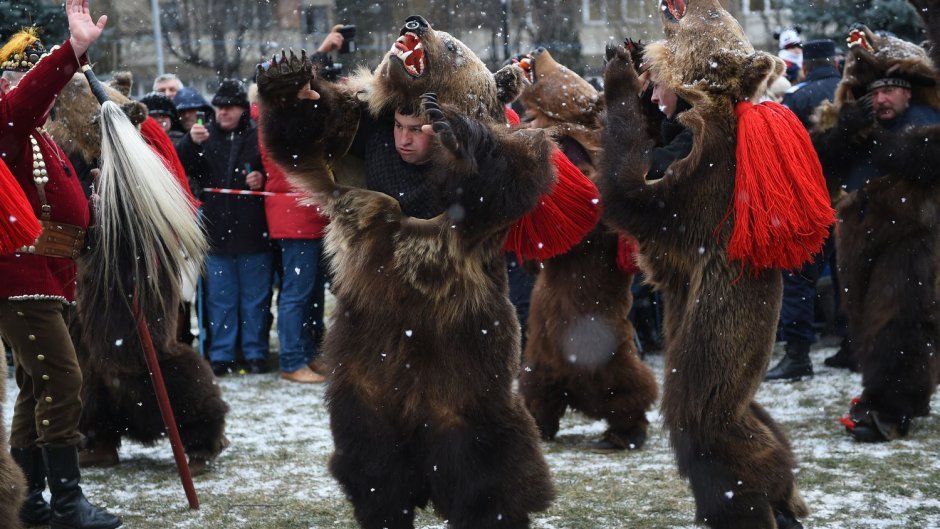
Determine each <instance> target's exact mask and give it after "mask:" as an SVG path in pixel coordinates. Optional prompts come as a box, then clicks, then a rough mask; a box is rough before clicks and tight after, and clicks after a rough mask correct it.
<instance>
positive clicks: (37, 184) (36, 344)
mask: <svg viewBox="0 0 940 529" xmlns="http://www.w3.org/2000/svg"><path fill="white" fill-rule="evenodd" d="M66 12H67V15H68V21H69V31H70V33H71V36H70V38H69V39H68V40H66V41H65V42H64V43H63V44H62V45H61V46H55V47H54V48H53V49H52V50H51V51H50V52H49V53H45V49H44V48H43V47H42V44H41V43H40V42H39V39H38V38H37V37H36V32H35V31H26V32H23V33H19V34H17V35H15V36H14V37H13V38H12V39H11V41H10V42H9V43H8V44H7V45H6V46H4V47H3V49H0V63H2V64H0V70H2V74H0V124H2V125H0V158H2V160H3V161H4V162H5V163H6V164H7V165H8V166H9V168H10V171H11V172H12V173H13V175H14V177H15V178H16V180H17V182H18V183H19V185H20V186H21V187H22V189H23V191H24V192H25V194H26V197H27V198H28V200H29V202H30V204H32V206H33V209H34V211H35V213H36V216H37V217H38V218H39V219H40V221H41V223H42V225H43V232H42V234H41V235H40V236H39V238H38V239H37V240H36V241H35V243H33V244H31V245H28V246H24V247H23V248H20V249H19V250H18V251H16V252H15V253H11V254H6V255H0V277H2V278H3V281H2V282H0V334H2V335H3V337H4V338H6V339H7V341H8V342H9V343H10V344H12V346H13V349H14V359H15V360H16V364H17V365H16V383H17V386H18V387H19V395H18V397H17V400H16V404H15V406H14V410H13V424H12V427H11V429H10V446H11V452H12V454H13V457H14V459H15V460H16V462H17V463H18V464H19V465H20V467H21V468H22V469H23V472H24V474H25V475H26V477H27V483H28V490H27V499H26V502H25V503H24V505H23V508H22V510H21V513H20V516H21V518H22V519H23V521H25V522H26V523H28V524H51V526H52V527H53V528H60V529H61V528H63V527H69V528H77V529H110V528H115V527H118V526H120V525H121V519H120V518H118V517H116V516H113V515H111V514H109V513H107V512H105V511H104V510H102V509H99V508H97V507H95V506H93V505H91V504H90V503H89V502H88V500H87V499H85V496H84V495H83V494H82V489H81V487H80V486H79V481H80V479H81V476H80V472H79V467H78V452H77V450H76V446H77V445H78V443H79V442H80V441H81V435H80V434H79V432H78V421H79V417H80V415H81V409H82V402H81V399H80V398H79V392H80V390H81V387H82V374H81V369H80V368H79V364H78V359H77V358H76V355H75V349H74V347H73V345H72V341H71V339H70V337H69V331H68V327H67V325H66V319H67V317H68V313H69V311H70V310H71V305H72V303H73V302H74V301H75V280H76V264H75V257H76V256H77V255H78V253H79V251H80V250H81V249H82V247H83V244H84V242H83V241H84V235H85V232H86V230H87V229H88V224H89V214H90V212H89V207H88V202H87V200H86V199H85V194H84V192H83V191H82V187H81V184H80V183H79V181H78V178H77V176H76V174H75V169H74V168H72V165H71V164H70V163H69V161H68V158H67V157H66V155H65V153H63V152H62V149H60V148H59V146H57V145H56V144H55V143H54V142H53V141H52V138H51V137H50V136H49V135H48V134H46V133H45V132H44V131H43V129H42V126H43V124H44V123H45V121H46V117H47V116H48V113H49V109H50V108H51V107H52V103H53V102H54V100H55V97H56V94H57V93H58V92H59V91H60V90H62V88H63V87H65V85H66V84H67V83H68V82H69V80H70V79H71V78H72V75H73V74H74V73H76V72H77V71H78V70H79V67H80V66H81V64H83V63H85V62H87V58H86V56H85V52H86V50H88V48H89V47H90V46H91V44H92V43H94V42H95V41H96V40H97V39H98V37H99V36H100V35H101V32H102V30H103V29H104V26H105V23H106V22H107V17H105V16H102V17H101V18H100V19H99V20H98V21H97V23H96V22H95V21H94V20H92V18H91V15H90V12H89V8H88V0H68V1H67V2H66ZM47 480H48V483H49V489H50V491H51V493H52V500H51V505H50V504H49V503H46V501H45V500H44V499H43V496H42V493H43V490H44V489H45V483H46V481H47Z"/></svg>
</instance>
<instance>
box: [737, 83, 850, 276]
mask: <svg viewBox="0 0 940 529" xmlns="http://www.w3.org/2000/svg"><path fill="white" fill-rule="evenodd" d="M735 112H736V113H737V115H738V138H737V146H736V158H737V169H736V172H735V183H734V202H733V204H732V206H731V208H729V210H728V213H727V215H726V216H725V220H727V219H728V218H729V217H731V216H732V214H733V217H734V228H733V230H732V232H731V241H730V243H729V244H728V256H729V257H730V258H731V259H733V260H738V261H741V262H743V263H744V264H745V265H747V267H748V268H749V269H750V270H751V271H752V272H755V273H756V272H757V271H760V270H763V269H766V268H782V269H793V268H798V267H799V266H800V265H802V264H803V263H805V262H806V261H809V260H810V259H812V256H813V254H815V253H817V252H818V251H819V250H820V249H821V248H822V245H823V242H824V241H825V239H826V236H827V235H828V233H829V226H830V225H832V223H833V222H834V221H835V212H834V211H833V209H832V205H831V203H830V199H829V193H828V191H827V190H826V182H825V179H824V178H823V174H822V167H821V166H820V164H819V158H818V157H817V156H816V151H815V150H814V149H813V145H812V143H811V142H810V139H809V134H807V132H806V129H804V128H803V125H802V124H801V123H800V121H799V119H797V117H796V116H795V115H794V114H793V112H791V111H790V110H789V109H787V108H786V107H784V106H783V105H780V104H777V103H772V102H765V103H761V104H759V105H752V104H751V103H750V102H747V101H744V102H741V103H738V104H737V105H735ZM722 223H724V220H723V221H722Z"/></svg>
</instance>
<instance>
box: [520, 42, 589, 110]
mask: <svg viewBox="0 0 940 529" xmlns="http://www.w3.org/2000/svg"><path fill="white" fill-rule="evenodd" d="M519 65H520V67H522V69H523V71H525V72H526V77H527V79H528V81H529V83H531V84H529V85H528V86H526V87H525V88H524V89H523V90H522V94H521V95H520V96H519V101H520V102H521V103H522V104H523V105H524V106H525V107H526V109H531V110H532V111H534V112H537V113H540V114H543V115H545V117H547V118H549V120H551V121H553V122H556V123H577V124H580V125H586V126H591V127H598V128H599V126H600V123H599V121H598V120H599V114H600V110H601V107H602V103H601V102H600V98H599V97H598V94H597V90H595V89H594V87H593V86H591V83H589V82H587V81H585V80H584V79H582V78H581V76H579V75H578V74H576V73H574V72H572V71H571V70H569V69H568V68H565V67H564V66H563V65H561V64H558V63H557V62H555V59H554V58H553V57H552V54H551V53H549V52H548V50H546V49H545V48H538V49H537V50H535V51H534V52H532V53H530V54H529V55H527V56H525V57H523V58H522V59H521V60H520V61H519Z"/></svg>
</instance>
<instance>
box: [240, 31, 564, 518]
mask: <svg viewBox="0 0 940 529" xmlns="http://www.w3.org/2000/svg"><path fill="white" fill-rule="evenodd" d="M400 35H401V36H400V38H399V39H398V41H397V42H396V43H395V45H394V46H393V48H392V50H391V51H390V52H389V54H388V55H387V56H386V57H385V59H384V60H383V62H382V63H381V64H380V65H379V66H378V68H377V70H376V73H375V75H374V76H373V75H372V74H369V73H367V72H360V74H359V76H358V77H357V78H354V79H351V80H350V81H349V82H348V83H346V84H342V85H335V84H330V83H328V82H325V81H323V80H322V79H320V78H318V77H316V76H315V75H314V73H313V67H312V65H311V63H310V62H309V60H307V59H306V56H305V54H303V55H301V57H296V56H294V55H293V53H291V56H290V57H289V58H288V57H285V56H284V55H283V54H282V56H281V58H280V60H278V59H277V58H275V60H274V61H273V62H272V63H267V64H265V65H262V66H260V67H259V70H258V75H257V80H258V93H259V96H260V98H261V128H262V131H263V134H262V136H263V137H264V138H265V143H266V147H267V148H268V149H269V152H270V153H271V155H272V158H273V159H274V160H275V161H276V162H277V163H278V164H279V165H281V166H282V168H283V169H284V171H285V173H286V174H287V175H288V177H289V178H290V179H291V180H292V181H294V182H295V183H296V184H298V185H301V186H303V187H304V188H305V189H306V190H307V191H309V192H311V193H314V194H315V197H316V199H317V200H318V202H319V203H320V206H321V208H322V209H323V211H325V212H326V213H327V215H328V216H329V217H330V224H329V227H328V228H327V233H326V236H325V248H326V252H327V254H328V255H329V256H330V259H331V268H332V270H333V277H334V282H333V291H334V294H335V296H336V309H335V312H336V314H337V315H338V316H337V317H336V318H335V320H334V321H333V323H332V324H331V326H330V327H329V328H328V329H327V331H326V335H325V337H324V343H323V347H322V352H323V360H324V362H325V364H326V365H327V367H328V369H329V370H330V375H329V378H328V381H327V384H328V385H327V393H326V399H327V407H328V409H329V412H330V427H331V430H332V433H333V440H334V443H335V447H336V448H335V452H334V454H333V456H332V458H331V459H330V464H329V467H330V471H331V473H332V474H333V476H334V477H335V478H336V479H337V480H338V481H339V482H340V484H341V485H342V487H343V490H344V491H345V493H346V495H347V496H348V497H349V499H350V501H351V502H352V504H353V507H354V511H355V515H356V519H357V520H358V522H359V524H360V525H361V526H362V527H364V528H366V529H379V528H389V529H406V528H412V527H413V523H414V516H415V508H416V507H425V506H426V505H427V504H429V503H430V504H431V505H433V506H434V508H435V509H436V511H437V512H438V513H439V514H440V515H441V516H442V517H444V518H446V519H447V520H448V523H449V527H454V528H457V529H471V528H472V529H488V528H525V527H528V526H529V515H530V514H531V513H533V512H538V511H542V510H544V509H546V508H547V507H548V505H549V503H550V502H551V500H552V498H553V496H554V490H553V487H552V484H551V479H550V475H549V470H548V466H547V465H546V463H545V460H544V458H543V456H542V453H541V448H540V446H539V438H538V432H537V429H536V426H535V422H534V421H533V420H532V417H531V416H530V415H529V413H528V412H527V411H526V409H525V406H524V404H523V402H522V399H521V398H520V397H519V396H518V395H516V394H514V393H513V392H512V382H513V379H514V378H515V376H516V375H517V374H518V370H519V354H520V350H519V347H520V345H519V344H520V330H519V323H518V320H517V319H516V317H515V310H514V308H513V306H512V304H511V303H510V302H509V299H508V284H507V283H508V281H507V277H506V262H505V257H504V251H503V244H504V242H505V238H506V234H507V232H508V229H509V227H510V225H511V224H512V223H513V221H515V220H516V219H518V218H520V217H521V216H522V215H523V214H525V213H526V212H527V211H529V210H531V209H532V208H533V207H535V205H536V203H537V201H538V197H539V196H540V195H542V194H543V193H545V192H546V191H547V190H548V189H549V187H550V186H551V185H552V183H553V181H554V173H553V166H552V164H551V159H550V153H551V149H552V148H553V147H552V144H551V142H550V140H549V139H548V137H547V136H546V135H545V134H544V133H543V132H540V131H510V129H508V128H507V127H506V126H505V124H503V123H502V122H501V121H502V119H503V111H502V107H501V106H500V104H499V102H498V100H497V97H496V87H495V81H494V77H493V75H492V74H490V73H489V72H488V71H487V70H486V67H485V65H484V64H483V63H482V62H481V61H480V60H479V59H478V58H477V57H476V56H475V55H474V54H473V52H472V51H470V50H469V49H468V48H466V46H464V45H463V44H462V43H461V42H460V41H458V40H457V39H454V38H453V37H451V36H450V35H448V34H447V33H444V32H441V31H437V30H434V29H432V28H431V26H430V24H428V22H427V21H426V20H424V19H423V18H421V17H409V18H408V19H407V20H406V22H405V26H404V27H403V28H402V30H401V33H400ZM408 52H411V53H410V54H408ZM308 85H310V86H311V87H312V88H313V89H314V90H316V92H317V93H318V94H319V96H320V97H319V99H317V100H313V99H307V98H299V97H298V90H299V89H300V88H302V87H305V86H308ZM360 88H362V90H363V92H362V93H361V94H359V96H360V97H362V98H363V99H364V100H363V101H360V100H359V98H358V97H357V96H356V92H357V91H359V89H360ZM429 90H433V91H436V93H437V94H438V97H440V99H441V100H446V101H448V102H449V103H452V104H453V105H450V106H448V105H444V108H443V110H441V109H440V108H439V106H438V104H437V102H436V98H435V97H434V96H432V95H425V96H423V97H422V95H421V94H422V93H424V92H426V91H429ZM305 94H306V93H305ZM403 103H410V104H412V105H414V108H418V109H422V108H423V111H424V113H425V115H427V116H428V117H429V118H430V120H431V121H433V130H434V131H435V133H436V135H437V137H438V140H436V141H437V143H435V145H436V149H437V150H436V152H435V156H434V159H433V160H432V162H431V163H432V166H431V168H430V171H429V174H428V178H429V179H430V180H431V182H432V183H433V186H434V189H435V192H436V194H437V195H438V197H439V198H440V200H441V201H442V202H443V203H444V204H447V207H446V208H445V209H446V212H445V213H444V214H441V215H439V216H437V217H434V218H432V219H429V220H422V219H416V218H412V217H407V216H405V215H403V214H402V213H401V208H400V206H399V204H398V202H397V201H396V200H395V199H394V198H392V197H390V196H387V195H384V194H382V193H378V192H375V191H368V190H365V189H360V188H352V187H345V186H342V185H338V184H336V183H335V182H334V181H333V178H332V177H331V174H330V167H329V166H330V165H331V164H332V163H333V160H332V159H333V158H340V157H342V156H343V155H344V153H345V148H346V146H348V143H349V138H351V136H352V134H353V133H354V130H355V127H356V126H357V124H358V120H357V119H356V116H357V115H358V114H359V113H360V112H372V113H375V114H373V115H378V114H386V115H387V114H388V113H391V112H393V111H394V110H395V109H396V108H399V106H400V105H401V104H403ZM389 132H391V131H389ZM389 135H390V136H391V134H389ZM344 143H345V145H344Z"/></svg>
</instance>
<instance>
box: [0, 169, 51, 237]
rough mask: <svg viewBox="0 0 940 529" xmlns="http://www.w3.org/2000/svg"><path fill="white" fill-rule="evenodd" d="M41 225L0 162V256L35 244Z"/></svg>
mask: <svg viewBox="0 0 940 529" xmlns="http://www.w3.org/2000/svg"><path fill="white" fill-rule="evenodd" d="M41 232H42V225H40V224H39V219H37V218H36V214H35V213H34V212H33V207H32V206H31V205H30V204H29V200H27V198H26V194H25V193H23V188H22V187H20V184H19V182H17V181H16V178H14V177H13V174H12V173H10V170H9V169H7V166H6V164H5V163H3V162H0V255H5V254H10V253H13V252H14V251H16V249H17V248H20V247H22V246H27V245H30V244H33V243H34V242H36V238H37V237H39V234H40V233H41Z"/></svg>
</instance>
